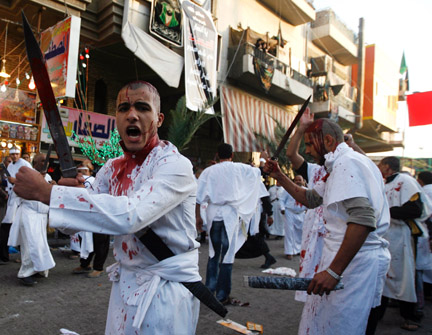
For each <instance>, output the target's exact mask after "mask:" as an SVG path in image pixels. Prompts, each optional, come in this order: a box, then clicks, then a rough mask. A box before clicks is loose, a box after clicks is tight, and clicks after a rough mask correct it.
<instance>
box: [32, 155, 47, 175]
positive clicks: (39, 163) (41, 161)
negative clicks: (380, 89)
mask: <svg viewBox="0 0 432 335" xmlns="http://www.w3.org/2000/svg"><path fill="white" fill-rule="evenodd" d="M44 165H45V155H37V156H36V157H35V158H34V159H33V167H34V168H35V170H36V171H39V172H45V171H42V170H43V169H44Z"/></svg>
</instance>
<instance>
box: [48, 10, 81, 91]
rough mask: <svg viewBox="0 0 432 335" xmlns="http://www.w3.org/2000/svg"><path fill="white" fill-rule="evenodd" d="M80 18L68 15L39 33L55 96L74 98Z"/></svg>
mask: <svg viewBox="0 0 432 335" xmlns="http://www.w3.org/2000/svg"><path fill="white" fill-rule="evenodd" d="M80 26H81V18H79V17H77V16H69V17H68V18H67V19H65V20H63V21H61V22H59V23H57V24H56V25H55V26H52V27H50V28H48V29H47V30H44V31H43V32H42V33H41V42H40V47H41V51H42V54H43V55H44V57H45V61H46V64H47V69H48V74H49V77H50V81H51V86H52V88H53V91H54V96H55V97H56V98H62V97H69V98H75V84H76V74H77V64H78V49H79V38H80Z"/></svg>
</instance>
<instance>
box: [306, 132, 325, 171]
mask: <svg viewBox="0 0 432 335" xmlns="http://www.w3.org/2000/svg"><path fill="white" fill-rule="evenodd" d="M304 143H305V153H306V154H308V155H310V156H312V157H313V159H314V160H315V162H317V163H318V164H320V165H323V164H324V157H323V156H321V155H320V154H319V153H318V152H317V151H316V149H315V146H314V145H313V142H312V138H311V135H310V133H305V134H304Z"/></svg>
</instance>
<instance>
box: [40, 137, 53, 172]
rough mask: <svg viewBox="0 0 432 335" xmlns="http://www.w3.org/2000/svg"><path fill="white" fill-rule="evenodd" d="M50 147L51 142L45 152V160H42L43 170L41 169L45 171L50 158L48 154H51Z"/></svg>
mask: <svg viewBox="0 0 432 335" xmlns="http://www.w3.org/2000/svg"><path fill="white" fill-rule="evenodd" d="M51 149H52V144H51V143H50V145H49V146H48V152H47V154H46V157H45V162H44V167H43V170H42V171H43V172H45V173H46V172H47V171H48V166H49V160H50V156H51Z"/></svg>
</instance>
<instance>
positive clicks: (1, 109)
mask: <svg viewBox="0 0 432 335" xmlns="http://www.w3.org/2000/svg"><path fill="white" fill-rule="evenodd" d="M35 107H36V94H34V93H31V92H26V91H22V90H18V89H11V88H9V89H8V90H7V91H6V92H0V120H2V121H11V122H23V123H36V109H35Z"/></svg>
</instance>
